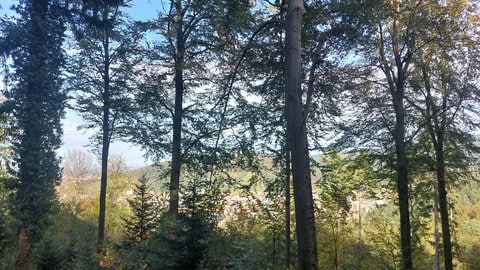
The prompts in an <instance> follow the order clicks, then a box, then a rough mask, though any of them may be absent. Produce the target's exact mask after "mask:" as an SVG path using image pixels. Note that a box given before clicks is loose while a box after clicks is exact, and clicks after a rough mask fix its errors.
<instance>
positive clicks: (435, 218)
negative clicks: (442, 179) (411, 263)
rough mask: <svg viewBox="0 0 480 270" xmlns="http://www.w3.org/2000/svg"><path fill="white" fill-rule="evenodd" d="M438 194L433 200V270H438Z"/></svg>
mask: <svg viewBox="0 0 480 270" xmlns="http://www.w3.org/2000/svg"><path fill="white" fill-rule="evenodd" d="M437 196H438V192H435V196H434V199H433V228H434V229H433V233H434V238H435V260H434V266H433V269H435V270H440V243H439V242H440V236H439V235H438V199H437Z"/></svg>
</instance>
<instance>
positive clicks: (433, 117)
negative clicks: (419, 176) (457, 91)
mask: <svg viewBox="0 0 480 270" xmlns="http://www.w3.org/2000/svg"><path fill="white" fill-rule="evenodd" d="M445 58H446V55H443V59H445ZM441 68H442V74H443V75H442V79H441V84H442V85H441V88H442V89H441V98H442V104H441V106H437V105H436V104H435V101H434V96H433V95H432V86H431V84H430V75H429V69H428V67H427V66H426V65H423V67H422V72H423V80H424V84H425V90H426V93H427V97H426V103H427V104H426V114H427V127H428V131H429V133H430V138H431V140H432V145H433V148H434V151H435V171H436V177H437V189H438V204H439V206H440V221H441V224H442V240H443V255H444V262H445V270H453V255H452V242H451V235H450V222H449V216H448V201H447V189H446V183H445V150H444V145H445V132H446V125H447V115H446V113H447V109H448V108H447V86H446V84H447V82H446V78H445V76H446V75H444V74H445V70H444V68H445V62H444V61H442V62H441Z"/></svg>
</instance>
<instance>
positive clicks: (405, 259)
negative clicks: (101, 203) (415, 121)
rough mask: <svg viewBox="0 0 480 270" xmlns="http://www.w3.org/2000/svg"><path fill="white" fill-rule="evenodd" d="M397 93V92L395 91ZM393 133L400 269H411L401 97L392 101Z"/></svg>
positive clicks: (406, 169) (403, 121)
mask: <svg viewBox="0 0 480 270" xmlns="http://www.w3.org/2000/svg"><path fill="white" fill-rule="evenodd" d="M401 92H403V89H402V90H401ZM397 93H398V90H397ZM394 103H395V104H394V107H395V117H396V122H395V131H394V140H395V148H396V157H397V193H398V206H399V208H400V241H401V250H402V269H404V270H411V269H413V260H412V240H411V234H410V233H411V226H410V206H409V191H408V160H407V152H406V149H405V111H404V108H403V95H402V96H401V98H397V99H394Z"/></svg>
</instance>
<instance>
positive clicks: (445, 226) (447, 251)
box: [437, 134, 453, 270]
mask: <svg viewBox="0 0 480 270" xmlns="http://www.w3.org/2000/svg"><path fill="white" fill-rule="evenodd" d="M439 136H440V137H442V139H441V140H440V138H439V145H438V150H437V182H438V202H439V206H440V220H441V223H442V237H443V253H444V254H443V255H444V260H445V270H453V262H452V261H453V256H452V242H451V236H450V223H449V220H448V203H447V190H446V187H445V160H444V152H443V136H442V135H440V134H439ZM440 141H441V144H440Z"/></svg>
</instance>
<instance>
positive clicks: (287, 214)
mask: <svg viewBox="0 0 480 270" xmlns="http://www.w3.org/2000/svg"><path fill="white" fill-rule="evenodd" d="M285 144H286V146H285V269H290V265H291V264H292V263H291V257H292V256H291V244H292V239H291V237H290V232H291V228H290V217H291V216H290V213H291V211H292V210H291V209H292V208H291V205H290V200H291V190H290V182H291V177H292V170H291V160H290V146H289V145H288V142H287V143H285Z"/></svg>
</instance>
